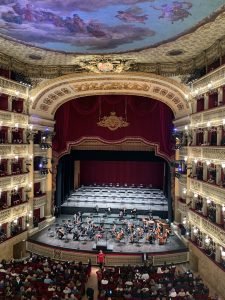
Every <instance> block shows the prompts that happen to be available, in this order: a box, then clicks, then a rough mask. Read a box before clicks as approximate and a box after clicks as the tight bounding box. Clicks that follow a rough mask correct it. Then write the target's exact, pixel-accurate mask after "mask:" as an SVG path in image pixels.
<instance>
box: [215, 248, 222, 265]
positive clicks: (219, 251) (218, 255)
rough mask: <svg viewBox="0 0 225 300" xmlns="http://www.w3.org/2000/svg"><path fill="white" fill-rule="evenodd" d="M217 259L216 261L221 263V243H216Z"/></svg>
mask: <svg viewBox="0 0 225 300" xmlns="http://www.w3.org/2000/svg"><path fill="white" fill-rule="evenodd" d="M215 261H216V262H217V263H221V249H220V245H219V244H216V255H215Z"/></svg>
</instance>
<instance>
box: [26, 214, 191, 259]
mask: <svg viewBox="0 0 225 300" xmlns="http://www.w3.org/2000/svg"><path fill="white" fill-rule="evenodd" d="M85 217H86V216H83V218H85ZM142 217H143V216H141V215H139V216H137V219H136V220H135V221H134V222H139V219H140V218H142ZM98 218H101V215H99V216H98ZM68 219H73V216H72V215H63V216H61V217H60V218H57V219H56V220H55V223H54V224H52V225H51V226H50V227H47V228H45V229H43V230H42V231H41V232H38V233H36V234H34V235H33V236H31V237H30V238H29V241H28V244H29V246H30V247H32V251H33V252H35V251H34V249H35V248H36V249H37V248H38V247H39V248H38V249H41V251H43V249H44V252H43V253H44V255H47V256H50V257H51V255H55V253H56V254H57V255H58V254H59V253H62V252H65V253H66V257H68V255H69V254H68V252H69V253H70V255H69V257H71V255H72V256H73V254H74V255H75V257H76V254H77V253H78V252H79V253H80V254H79V255H78V257H79V259H81V260H82V258H83V259H87V257H93V255H94V256H95V255H96V253H97V252H98V250H99V249H102V250H103V251H104V252H105V253H106V254H107V253H108V254H109V255H111V256H112V255H113V257H114V258H113V263H115V256H116V255H117V254H118V255H120V260H121V255H125V256H126V257H127V255H128V256H130V259H131V258H132V257H135V260H134V261H135V262H136V259H137V258H138V257H141V260H142V256H143V255H144V254H145V255H147V256H148V257H154V256H155V257H158V259H159V257H160V256H161V255H162V257H164V258H162V259H164V260H165V261H168V259H170V260H172V261H173V262H174V263H175V262H176V260H177V259H178V260H179V255H180V257H181V256H182V258H181V262H185V261H187V260H188V258H187V255H186V253H187V247H186V246H185V245H184V243H183V242H182V241H181V239H180V238H179V237H178V236H177V235H176V234H175V233H174V232H172V233H171V235H170V236H169V238H168V240H167V242H166V243H165V244H164V245H159V243H158V241H155V243H153V244H150V243H149V242H147V241H146V240H145V238H144V237H143V239H140V240H139V241H138V242H135V243H131V242H129V240H128V237H126V236H125V238H124V239H122V240H121V241H116V240H115V238H113V237H112V236H111V234H110V232H109V229H107V227H109V226H108V225H107V220H105V233H104V234H103V238H102V239H99V241H96V240H95V239H93V240H89V239H87V238H86V237H83V238H81V239H80V240H79V241H74V240H73V234H72V233H70V234H68V235H67V236H66V237H64V238H63V239H59V238H58V237H57V235H56V228H58V226H59V225H60V224H63V222H65V220H68ZM118 221H119V220H118ZM37 245H38V246H37ZM28 248H29V247H28ZM28 250H29V249H28ZM36 253H39V251H36ZM50 253H53V254H50ZM72 253H73V254H72ZM81 253H82V254H81ZM85 253H86V254H85ZM39 254H40V253H39ZM91 254H92V255H91ZM166 257H167V259H166ZM168 257H169V258H168ZM56 258H57V257H56ZM123 262H124V259H123ZM138 262H139V260H138ZM131 263H132V262H131ZM139 263H140V262H139ZM134 264H135V263H134Z"/></svg>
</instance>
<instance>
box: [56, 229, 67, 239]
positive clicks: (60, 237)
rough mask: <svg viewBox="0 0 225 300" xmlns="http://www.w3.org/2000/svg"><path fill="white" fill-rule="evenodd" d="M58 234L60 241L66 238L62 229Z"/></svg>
mask: <svg viewBox="0 0 225 300" xmlns="http://www.w3.org/2000/svg"><path fill="white" fill-rule="evenodd" d="M56 233H57V236H58V238H59V239H62V238H63V237H64V234H65V233H64V230H63V229H62V228H59V229H58V230H57V232H56Z"/></svg>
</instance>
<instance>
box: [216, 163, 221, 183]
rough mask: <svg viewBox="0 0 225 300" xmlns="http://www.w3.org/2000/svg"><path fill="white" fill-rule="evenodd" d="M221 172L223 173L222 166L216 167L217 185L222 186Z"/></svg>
mask: <svg viewBox="0 0 225 300" xmlns="http://www.w3.org/2000/svg"><path fill="white" fill-rule="evenodd" d="M221 172H222V167H221V165H216V184H217V185H220V184H221Z"/></svg>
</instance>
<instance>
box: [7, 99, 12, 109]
mask: <svg viewBox="0 0 225 300" xmlns="http://www.w3.org/2000/svg"><path fill="white" fill-rule="evenodd" d="M8 111H12V96H8Z"/></svg>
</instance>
